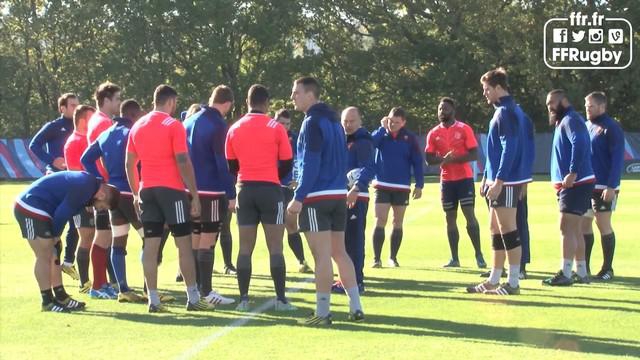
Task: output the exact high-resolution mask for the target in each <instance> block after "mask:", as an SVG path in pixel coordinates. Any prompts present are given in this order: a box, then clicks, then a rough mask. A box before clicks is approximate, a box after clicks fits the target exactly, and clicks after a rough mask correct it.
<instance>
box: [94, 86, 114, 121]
mask: <svg viewBox="0 0 640 360" xmlns="http://www.w3.org/2000/svg"><path fill="white" fill-rule="evenodd" d="M93 98H94V100H95V101H96V105H97V107H98V109H100V111H102V112H103V113H105V114H107V115H109V116H113V115H115V114H117V113H118V111H120V87H119V86H118V85H116V84H114V83H111V82H109V81H107V82H103V83H102V84H100V85H99V86H98V88H97V89H96V91H95V93H94V94H93Z"/></svg>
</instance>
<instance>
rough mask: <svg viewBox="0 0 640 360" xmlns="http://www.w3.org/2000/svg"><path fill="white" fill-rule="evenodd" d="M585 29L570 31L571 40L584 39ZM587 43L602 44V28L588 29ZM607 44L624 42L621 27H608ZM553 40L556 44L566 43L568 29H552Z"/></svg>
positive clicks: (577, 41)
mask: <svg viewBox="0 0 640 360" xmlns="http://www.w3.org/2000/svg"><path fill="white" fill-rule="evenodd" d="M585 34H586V32H585V30H580V31H571V42H573V43H579V42H582V40H584V37H585ZM588 34H589V44H602V43H604V30H603V29H589V32H588ZM608 35H609V37H608V39H607V40H608V43H609V44H622V43H623V42H624V32H623V29H609V32H608ZM553 42H554V43H556V44H566V43H568V42H569V30H568V29H566V28H558V29H553Z"/></svg>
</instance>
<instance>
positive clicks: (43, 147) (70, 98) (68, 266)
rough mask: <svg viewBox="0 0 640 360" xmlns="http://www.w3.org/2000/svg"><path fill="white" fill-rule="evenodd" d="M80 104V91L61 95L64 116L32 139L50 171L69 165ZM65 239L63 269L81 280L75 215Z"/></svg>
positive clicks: (61, 107) (34, 146) (32, 143)
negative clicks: (69, 146) (67, 159)
mask: <svg viewBox="0 0 640 360" xmlns="http://www.w3.org/2000/svg"><path fill="white" fill-rule="evenodd" d="M79 104H80V102H79V101H78V96H77V95H76V94H73V93H66V94H63V95H62V96H60V97H59V98H58V110H59V111H60V117H59V118H57V119H55V120H52V121H49V122H48V123H46V124H44V126H42V128H40V130H38V132H37V133H36V134H35V135H34V136H33V138H32V139H31V142H30V143H29V150H31V152H32V153H34V154H35V155H36V156H37V157H38V159H40V161H42V162H43V163H45V164H46V173H47V174H50V173H53V172H56V171H61V170H66V169H67V166H66V164H65V161H64V144H65V143H66V142H67V138H68V137H69V136H70V135H71V134H72V133H73V112H74V111H75V109H76V107H77V106H78V105H79ZM65 242H66V244H67V246H66V247H65V249H64V261H63V263H62V271H63V272H64V273H65V274H67V275H69V276H70V277H71V278H72V279H74V280H78V279H79V278H80V276H79V274H78V271H77V270H76V268H75V266H74V265H73V262H74V261H75V251H76V247H77V245H78V231H77V230H76V227H75V224H74V222H73V220H72V219H69V229H68V230H67V236H66V239H65Z"/></svg>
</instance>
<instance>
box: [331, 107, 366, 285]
mask: <svg viewBox="0 0 640 360" xmlns="http://www.w3.org/2000/svg"><path fill="white" fill-rule="evenodd" d="M340 120H341V122H342V127H343V128H344V132H345V135H346V137H347V149H348V150H349V153H348V156H347V174H346V176H347V189H348V190H349V192H348V193H347V227H346V230H345V247H346V250H347V254H349V257H350V258H351V261H352V262H353V266H354V267H355V271H356V282H357V284H358V290H359V291H360V294H362V293H364V254H365V251H364V243H365V228H366V225H367V210H368V209H369V183H370V182H371V180H373V177H374V176H375V167H374V147H373V140H372V139H371V134H369V132H368V131H367V130H366V129H364V128H363V127H362V117H361V115H360V111H359V110H358V108H357V107H354V106H351V107H347V108H346V109H344V110H343V111H342V115H341V117H340ZM332 291H333V292H338V293H344V292H345V290H344V285H343V284H342V282H341V281H338V282H336V283H334V285H333V287H332Z"/></svg>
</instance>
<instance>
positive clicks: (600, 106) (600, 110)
mask: <svg viewBox="0 0 640 360" xmlns="http://www.w3.org/2000/svg"><path fill="white" fill-rule="evenodd" d="M584 108H585V110H586V112H587V119H589V120H595V119H596V118H597V117H598V116H600V115H602V114H604V113H605V112H607V95H605V94H604V93H603V92H602V91H594V92H592V93H590V94H589V95H587V96H586V97H585V98H584Z"/></svg>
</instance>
